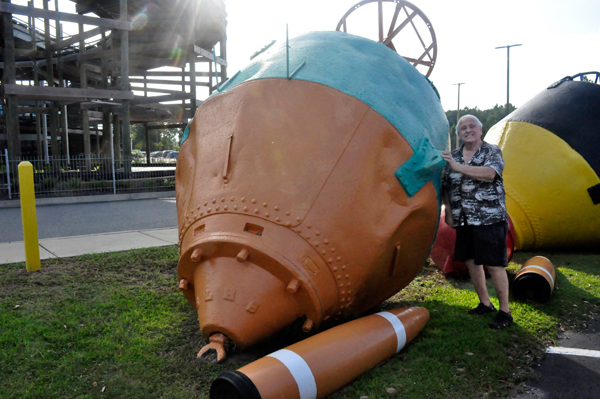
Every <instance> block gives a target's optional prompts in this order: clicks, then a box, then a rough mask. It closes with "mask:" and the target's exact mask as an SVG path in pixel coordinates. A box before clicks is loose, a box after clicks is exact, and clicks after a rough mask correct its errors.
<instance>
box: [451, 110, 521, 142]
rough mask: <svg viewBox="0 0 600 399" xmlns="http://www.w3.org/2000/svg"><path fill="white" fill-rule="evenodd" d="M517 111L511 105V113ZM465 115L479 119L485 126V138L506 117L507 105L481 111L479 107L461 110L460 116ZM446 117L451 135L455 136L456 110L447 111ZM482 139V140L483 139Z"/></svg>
mask: <svg viewBox="0 0 600 399" xmlns="http://www.w3.org/2000/svg"><path fill="white" fill-rule="evenodd" d="M515 109H516V107H515V106H514V105H512V104H509V111H510V112H512V111H514V110H515ZM463 115H473V116H475V117H477V119H479V120H480V121H481V123H482V124H483V137H485V135H486V134H487V132H488V130H489V129H490V128H491V127H492V126H494V125H495V124H496V123H498V122H500V121H501V120H502V119H504V117H505V116H506V106H505V105H498V104H496V105H494V108H490V109H486V110H481V109H479V108H477V107H475V108H467V107H465V108H463V109H461V110H460V116H461V117H462V116H463ZM446 117H447V118H448V123H449V125H450V133H451V134H452V136H454V133H455V132H456V122H457V120H456V110H450V111H446ZM483 137H482V138H483Z"/></svg>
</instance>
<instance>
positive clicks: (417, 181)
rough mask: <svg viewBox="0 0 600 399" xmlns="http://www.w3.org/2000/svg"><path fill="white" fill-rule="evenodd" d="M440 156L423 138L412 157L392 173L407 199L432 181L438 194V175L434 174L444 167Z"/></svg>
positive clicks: (439, 152) (444, 162)
mask: <svg viewBox="0 0 600 399" xmlns="http://www.w3.org/2000/svg"><path fill="white" fill-rule="evenodd" d="M441 154H442V152H441V151H438V150H436V149H434V148H433V146H432V145H431V143H430V142H429V140H428V139H427V138H426V137H423V139H422V140H421V143H420V145H419V147H418V149H417V150H416V151H415V153H414V154H413V156H412V157H410V159H409V160H408V161H406V162H405V163H404V164H402V165H401V166H400V167H399V168H398V169H397V170H396V172H394V176H396V179H398V181H399V182H400V184H402V187H403V188H404V191H406V193H407V194H408V196H409V197H412V196H413V195H415V194H416V192H417V191H419V190H420V189H421V188H422V187H423V186H424V185H425V184H426V183H427V182H428V181H429V180H433V182H434V185H435V186H436V187H435V188H436V191H437V192H438V193H439V192H440V178H439V176H440V173H436V172H440V171H441V169H442V168H443V167H444V166H445V165H446V161H444V159H443V158H442V155H441Z"/></svg>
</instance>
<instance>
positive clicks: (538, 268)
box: [519, 265, 554, 287]
mask: <svg viewBox="0 0 600 399" xmlns="http://www.w3.org/2000/svg"><path fill="white" fill-rule="evenodd" d="M527 269H536V270H541V271H543V272H544V273H546V275H547V276H548V277H550V281H552V287H554V279H553V278H552V274H550V272H549V271H548V270H546V269H544V268H543V267H541V266H535V265H529V266H525V267H524V268H522V269H521V271H523V270H527ZM519 273H520V272H519Z"/></svg>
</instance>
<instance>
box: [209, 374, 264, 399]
mask: <svg viewBox="0 0 600 399" xmlns="http://www.w3.org/2000/svg"><path fill="white" fill-rule="evenodd" d="M210 399H261V397H260V393H259V392H258V389H256V386H254V383H253V382H252V380H251V379H250V378H248V376H246V374H244V373H240V372H239V371H226V372H224V373H222V374H221V375H220V376H218V377H217V378H216V379H215V380H214V381H213V383H212V385H211V386H210Z"/></svg>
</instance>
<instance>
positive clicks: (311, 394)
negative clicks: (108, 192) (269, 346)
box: [268, 349, 317, 399]
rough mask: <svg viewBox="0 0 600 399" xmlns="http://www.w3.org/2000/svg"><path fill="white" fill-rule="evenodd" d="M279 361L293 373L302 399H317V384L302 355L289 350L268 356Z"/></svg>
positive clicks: (281, 350)
mask: <svg viewBox="0 0 600 399" xmlns="http://www.w3.org/2000/svg"><path fill="white" fill-rule="evenodd" d="M268 356H270V357H274V358H275V359H277V360H279V361H280V362H281V363H283V365H284V366H285V367H287V369H288V370H289V371H290V373H292V377H294V380H296V384H298V390H299V391H300V399H315V398H316V397H317V383H316V381H315V377H314V375H313V373H312V370H311V369H310V367H309V366H308V364H307V363H306V361H305V360H304V359H302V357H301V356H300V355H298V354H297V353H295V352H292V351H291V350H289V349H280V350H278V351H276V352H273V353H271V354H270V355H268Z"/></svg>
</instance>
